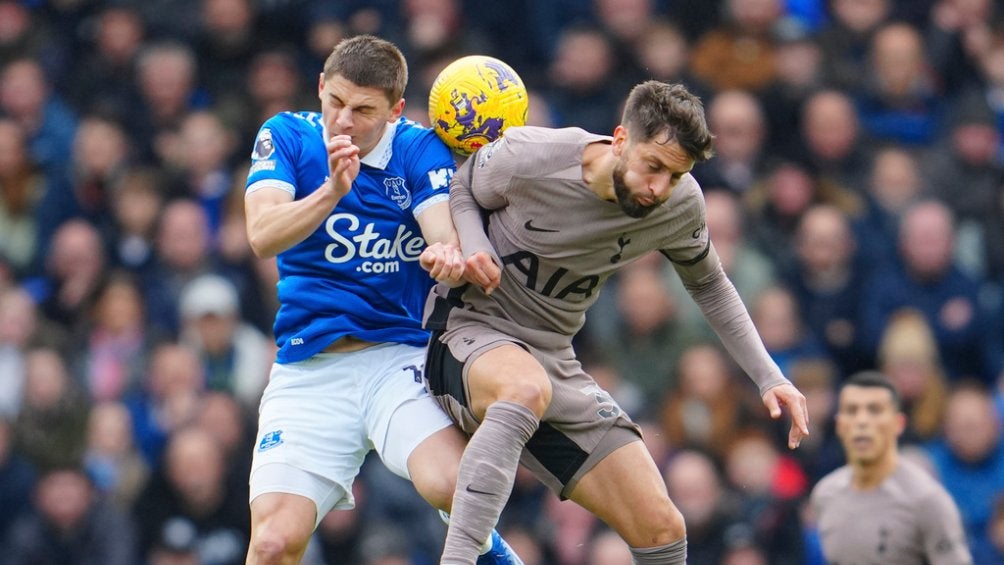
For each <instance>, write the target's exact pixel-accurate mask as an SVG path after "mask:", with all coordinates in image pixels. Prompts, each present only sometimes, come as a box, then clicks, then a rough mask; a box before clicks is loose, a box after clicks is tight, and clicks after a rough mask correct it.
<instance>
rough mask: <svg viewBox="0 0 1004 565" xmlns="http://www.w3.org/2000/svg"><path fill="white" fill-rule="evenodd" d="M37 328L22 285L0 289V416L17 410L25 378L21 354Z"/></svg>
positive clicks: (10, 415)
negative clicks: (20, 287) (21, 287)
mask: <svg viewBox="0 0 1004 565" xmlns="http://www.w3.org/2000/svg"><path fill="white" fill-rule="evenodd" d="M37 328H38V313H37V311H36V308H35V303H34V302H33V301H32V299H31V296H29V295H28V293H27V292H25V291H24V290H22V289H19V288H8V289H4V290H0V418H8V419H13V418H15V417H16V416H17V414H18V412H20V411H21V404H22V402H23V395H24V386H25V380H26V372H27V369H26V366H25V365H26V364H25V356H26V355H27V350H28V346H29V345H31V340H32V337H33V336H34V334H35V332H36V330H37Z"/></svg>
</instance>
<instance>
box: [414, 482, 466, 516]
mask: <svg viewBox="0 0 1004 565" xmlns="http://www.w3.org/2000/svg"><path fill="white" fill-rule="evenodd" d="M411 480H412V482H413V483H414V485H415V490H417V491H418V493H419V494H420V495H422V498H424V499H425V500H426V502H428V503H429V504H431V505H432V506H433V508H437V509H439V510H445V511H447V512H449V511H450V507H451V502H452V501H453V491H454V488H455V487H456V484H457V475H456V473H455V472H454V473H447V472H443V473H421V474H418V475H416V474H412V477H411Z"/></svg>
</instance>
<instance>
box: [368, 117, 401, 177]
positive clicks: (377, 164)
mask: <svg viewBox="0 0 1004 565" xmlns="http://www.w3.org/2000/svg"><path fill="white" fill-rule="evenodd" d="M397 124H398V122H389V123H388V124H387V126H386V127H385V128H384V130H383V136H382V137H381V138H380V141H378V142H377V144H376V146H374V147H373V149H372V150H371V151H370V152H369V153H367V154H366V156H365V157H363V158H361V159H359V162H360V163H362V164H364V165H368V166H370V167H373V168H375V169H385V168H387V163H389V162H390V157H391V155H393V154H394V133H395V132H396V131H397Z"/></svg>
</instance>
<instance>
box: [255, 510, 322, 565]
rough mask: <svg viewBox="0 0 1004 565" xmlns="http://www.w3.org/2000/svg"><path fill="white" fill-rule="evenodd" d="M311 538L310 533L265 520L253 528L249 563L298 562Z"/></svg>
mask: <svg viewBox="0 0 1004 565" xmlns="http://www.w3.org/2000/svg"><path fill="white" fill-rule="evenodd" d="M309 540H310V534H309V533H308V534H307V535H306V536H304V535H303V533H302V532H297V531H295V530H293V529H290V528H286V527H282V526H280V525H278V524H277V523H276V521H274V520H271V521H265V522H263V523H261V524H259V525H257V527H255V528H252V531H251V543H250V545H249V548H248V563H249V564H250V563H254V564H262V565H264V564H270V565H271V564H285V563H297V562H298V560H299V558H300V555H302V554H303V552H304V550H305V549H306V547H307V542H308V541H309Z"/></svg>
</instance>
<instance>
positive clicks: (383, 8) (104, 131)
mask: <svg viewBox="0 0 1004 565" xmlns="http://www.w3.org/2000/svg"><path fill="white" fill-rule="evenodd" d="M1002 22H1004V6H1001V3H1000V2H995V1H993V0H787V1H785V0H721V1H718V2H713V1H707V0H546V1H535V0H511V1H509V0H507V1H499V2H485V1H481V2H475V1H471V0H369V1H365V0H344V1H338V2H332V1H326V0H157V1H155V2H147V1H143V2H141V1H139V0H115V1H112V0H52V1H49V2H45V1H43V0H0V540H2V541H0V547H2V548H3V551H2V552H0V564H6V563H11V564H24V563H74V564H76V563H98V562H101V563H104V564H107V565H117V564H135V563H144V562H148V563H152V564H160V563H203V564H207V565H217V564H218V565H222V564H230V563H242V562H243V556H244V552H245V550H246V544H247V537H248V531H249V515H248V508H247V473H248V468H249V464H250V455H251V447H252V443H253V440H254V431H255V416H256V407H257V401H258V397H259V395H260V393H261V391H262V389H263V387H264V384H265V380H266V378H267V374H268V369H269V366H270V363H271V360H272V359H273V358H274V344H273V343H272V339H271V322H272V319H273V316H274V314H275V311H276V308H277V303H276V297H275V284H276V279H277V274H276V271H275V265H274V261H271V260H259V259H257V258H255V257H254V256H253V255H252V254H251V253H250V251H249V246H248V243H247V239H246V235H245V230H244V218H243V186H244V181H245V179H246V174H247V167H248V163H249V158H248V156H249V155H250V151H251V146H252V144H253V139H254V136H255V133H256V131H257V128H258V127H259V126H260V124H261V123H262V122H263V121H264V120H265V119H267V118H268V117H270V116H271V115H273V114H275V113H277V112H280V111H284V110H317V109H319V103H318V100H317V97H316V88H317V87H316V85H317V77H318V74H319V73H320V70H321V68H322V64H323V61H324V59H325V58H326V56H327V54H328V53H329V52H330V50H331V48H332V47H333V45H334V44H335V43H336V42H337V41H338V40H339V39H341V38H343V37H346V36H348V35H352V34H357V33H374V34H377V35H380V36H382V37H385V38H387V39H390V40H392V41H395V42H396V43H397V44H398V45H399V46H400V47H401V48H402V50H403V51H404V52H405V54H406V55H407V57H408V60H409V64H410V69H411V80H410V84H409V88H408V91H407V93H406V99H407V101H408V105H407V107H406V114H407V116H408V117H410V118H412V119H414V120H416V121H420V122H423V123H427V122H428V117H427V114H426V104H427V93H428V89H429V86H430V84H431V82H432V80H433V79H434V78H435V76H436V74H438V72H439V70H440V69H442V68H443V67H444V66H445V65H446V64H447V63H449V62H450V61H452V60H453V59H455V58H457V57H459V56H462V55H467V54H472V53H482V54H488V55H494V56H497V57H499V58H501V59H503V60H505V61H506V62H508V63H509V64H510V65H512V66H513V67H514V68H515V69H516V70H517V72H518V73H519V74H520V75H521V76H522V78H523V79H524V81H525V82H526V84H527V86H528V88H529V89H530V92H531V95H530V102H531V105H530V112H529V119H530V122H531V123H532V124H534V125H548V126H579V127H583V128H585V129H588V130H590V131H593V132H595V133H610V132H612V128H613V127H614V126H615V125H616V124H617V120H618V117H619V111H620V108H619V105H620V103H621V101H622V99H623V98H624V96H625V95H626V93H627V91H628V89H629V88H630V86H632V85H633V84H635V83H637V82H639V81H640V80H643V79H647V78H655V79H659V80H665V81H678V82H683V83H685V84H686V85H687V86H688V87H689V88H690V89H691V90H693V91H695V92H697V93H699V94H700V95H701V97H702V99H703V101H704V103H705V109H706V111H707V116H708V119H709V123H710V126H711V129H712V131H713V133H714V134H715V135H716V140H715V149H716V153H717V155H716V157H715V158H713V159H712V160H710V161H708V162H707V163H702V164H700V165H699V166H698V167H696V168H695V170H694V171H693V174H694V176H695V177H696V178H697V179H698V181H699V182H700V183H701V185H702V187H703V189H704V191H705V197H706V200H707V222H708V228H709V231H710V234H711V238H712V240H713V243H714V245H715V247H716V249H717V251H718V254H719V255H720V256H721V259H722V262H723V265H724V268H725V270H726V272H727V273H728V274H729V276H730V278H732V280H733V281H734V283H735V284H736V286H737V288H738V290H739V292H740V295H741V296H742V297H743V299H744V301H745V302H746V304H747V305H748V307H749V308H750V311H751V313H752V315H753V318H754V322H755V323H756V325H757V327H758V329H759V331H760V333H761V335H762V337H763V340H764V342H765V344H766V346H767V348H768V350H769V352H770V353H771V355H772V356H773V357H774V359H775V360H776V361H777V362H778V364H779V365H780V366H781V368H782V369H783V370H784V372H785V374H786V375H787V376H788V377H789V378H790V379H792V381H793V382H794V383H795V384H796V386H798V388H799V389H800V390H801V391H802V392H803V393H804V394H805V395H806V397H807V399H808V402H809V410H810V415H811V419H812V421H811V430H812V435H811V436H810V437H809V438H808V439H806V440H804V441H803V442H802V446H801V447H800V448H799V449H798V450H796V451H788V450H786V449H785V447H784V446H785V442H784V439H783V438H784V437H785V430H786V425H787V424H786V422H780V423H779V422H774V421H771V420H770V419H769V418H768V417H767V415H766V411H765V410H764V408H763V406H762V405H761V404H760V401H759V399H758V398H757V397H756V392H755V387H753V386H752V384H751V383H750V382H749V381H748V380H747V379H746V377H745V376H744V375H742V374H741V372H739V371H738V370H737V368H736V367H735V366H734V365H733V364H732V362H731V361H730V360H729V357H728V356H727V355H726V354H724V353H723V351H722V350H721V349H720V346H719V344H718V341H717V339H716V338H715V337H714V336H713V335H712V334H711V333H710V329H709V328H708V327H707V325H706V324H705V323H704V321H703V318H702V317H701V315H700V313H699V312H698V311H696V309H695V308H696V307H695V306H694V305H693V303H692V302H691V301H690V300H689V297H687V296H686V291H685V290H684V289H683V288H682V285H681V284H680V283H679V282H678V281H677V280H676V278H675V275H674V274H673V272H672V268H671V267H670V265H669V263H668V262H667V261H665V260H664V259H662V258H660V257H658V256H652V257H651V258H650V260H649V259H646V260H642V261H640V262H638V263H636V264H634V265H632V266H630V267H628V268H626V269H624V270H623V271H622V272H621V273H620V274H619V275H618V276H617V277H616V278H615V279H612V281H611V283H610V285H609V286H608V287H607V288H606V290H605V291H604V293H603V295H602V296H601V299H600V302H598V303H597V305H596V307H595V308H594V309H593V310H592V311H591V312H590V315H589V316H588V319H587V323H586V326H585V328H584V330H583V332H582V333H581V335H580V336H579V337H578V338H577V342H576V343H577V349H578V351H579V354H580V357H581V358H582V359H583V360H584V364H585V365H586V366H587V370H588V371H589V372H590V373H591V374H592V375H594V376H595V377H596V379H597V380H598V381H599V382H600V383H601V384H602V385H603V386H604V387H605V388H606V389H607V390H608V391H609V392H610V393H611V394H612V395H613V396H614V397H615V398H616V399H617V400H618V401H619V402H620V403H621V405H622V407H623V408H624V409H625V410H627V411H628V412H629V413H631V414H633V415H634V416H635V417H636V419H637V420H638V421H639V423H640V424H641V425H642V427H643V428H644V429H645V430H646V435H645V439H646V442H647V443H648V445H649V447H650V449H651V450H652V452H653V454H654V455H655V458H656V461H657V462H659V463H660V465H661V469H662V470H663V471H664V474H665V478H666V481H667V485H668V487H669V491H670V495H671V497H672V499H673V500H674V502H675V503H676V504H677V505H678V507H679V508H680V510H681V511H682V513H683V515H684V517H685V518H686V522H687V529H688V540H689V548H690V549H689V551H690V561H691V562H692V563H700V564H714V563H721V564H726V565H755V564H768V563H769V564H781V565H787V564H807V565H815V564H821V561H820V557H819V550H818V537H817V536H816V535H815V532H814V530H813V525H812V524H813V519H812V516H811V515H809V513H808V512H807V510H806V507H805V501H806V498H807V495H808V492H809V490H810V489H811V488H812V486H813V485H814V484H815V482H816V481H818V479H819V478H820V477H822V476H823V475H824V474H825V473H827V472H829V471H831V470H833V469H834V468H836V467H838V466H840V465H841V464H842V463H843V454H842V451H841V448H840V445H839V443H838V442H837V440H836V439H835V437H834V435H833V426H832V415H833V408H834V404H835V392H834V391H835V387H836V386H837V385H838V384H839V383H840V382H841V380H842V379H844V378H846V377H847V376H849V375H850V374H852V373H854V372H856V371H859V370H862V369H879V370H881V371H882V372H884V373H885V374H886V375H888V376H889V377H890V378H891V379H892V381H893V382H894V383H895V385H896V387H897V389H898V390H899V391H900V394H901V395H902V397H903V398H904V410H905V412H906V414H907V416H908V428H907V431H906V433H905V434H904V436H903V438H902V443H903V444H904V446H905V448H904V450H905V453H907V454H908V456H909V457H911V458H915V459H916V460H917V461H920V462H921V463H923V464H924V465H925V466H926V467H927V468H928V469H930V471H931V472H932V473H933V474H934V475H935V476H937V477H938V478H939V480H941V481H942V483H943V484H944V485H945V486H946V488H947V489H948V491H949V492H950V493H951V495H952V497H953V498H954V500H955V502H956V503H957V504H958V506H959V508H960V510H961V513H962V517H963V520H964V524H965V526H966V529H967V533H968V535H969V541H970V546H971V549H972V551H973V554H974V557H975V558H976V563H978V564H994V563H1004V434H1002V421H1004V418H1002V415H1004V379H1002V377H1001V375H1002V371H1004V300H1002V295H1004V145H1002V142H1001V140H1002V134H1004V25H1001V24H1002ZM355 496H356V501H357V508H356V509H355V510H353V511H336V512H333V513H331V514H329V515H328V516H327V517H325V518H324V519H323V521H322V522H321V524H320V526H319V529H318V532H317V534H316V540H315V541H316V543H315V544H313V546H312V547H311V549H310V550H309V552H308V556H307V562H309V563H316V564H324V563H327V564H329V565H335V564H347V565H355V564H384V565H390V564H412V565H421V564H428V563H433V562H436V557H437V556H438V551H439V549H440V547H441V545H442V539H443V535H444V532H445V527H444V526H443V524H442V523H441V522H440V520H439V517H438V516H437V515H436V513H435V512H433V511H432V510H431V509H430V508H429V507H428V506H427V505H426V504H425V503H424V502H423V501H422V500H421V499H420V498H419V497H418V496H417V495H416V494H415V493H414V490H413V489H412V487H411V486H410V484H409V483H407V482H405V481H403V480H401V479H398V478H397V477H395V476H393V475H391V474H390V473H389V472H388V471H387V470H386V469H384V468H383V467H382V465H381V464H380V463H379V462H378V461H372V462H370V463H368V464H367V466H366V468H365V471H364V473H363V475H362V476H361V478H360V480H359V481H357V484H356V485H355ZM500 528H501V530H502V531H503V533H504V534H505V535H506V537H507V539H508V540H509V541H510V542H511V543H512V545H513V546H514V547H515V548H516V549H517V551H518V552H519V553H520V554H521V556H522V557H523V558H524V560H525V561H526V563H527V564H528V565H537V564H555V565H617V564H618V563H625V564H627V563H630V555H629V553H627V549H626V546H624V544H623V542H621V541H620V540H619V538H618V537H617V536H616V535H612V534H611V532H609V531H608V530H606V529H605V528H604V526H603V525H602V524H600V523H598V522H597V521H596V519H595V518H594V517H592V515H591V514H589V513H588V512H586V511H584V510H582V509H580V508H578V507H576V506H575V505H573V504H571V503H569V502H560V501H559V500H558V499H557V498H555V497H554V495H552V494H551V493H549V492H548V491H546V490H545V489H544V488H543V487H542V486H541V485H540V484H539V483H537V482H536V481H535V480H534V479H533V478H532V477H531V476H530V475H529V474H528V473H527V474H525V475H524V471H521V472H520V475H519V476H518V478H517V483H516V487H515V489H514V492H513V496H512V499H511V501H510V503H509V505H508V506H507V508H506V510H505V512H504V513H503V515H502V520H501V523H500Z"/></svg>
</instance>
